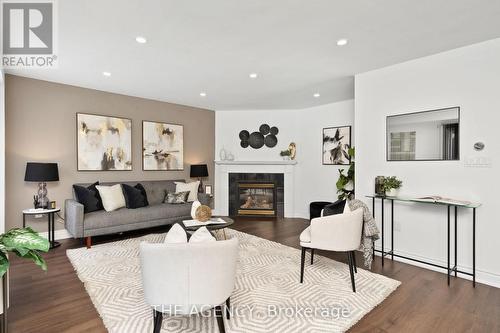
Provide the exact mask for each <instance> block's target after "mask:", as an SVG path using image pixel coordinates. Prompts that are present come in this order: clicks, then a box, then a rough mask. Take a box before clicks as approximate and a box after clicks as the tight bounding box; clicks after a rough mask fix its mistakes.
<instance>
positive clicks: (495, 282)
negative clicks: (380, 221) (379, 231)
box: [375, 246, 500, 288]
mask: <svg viewBox="0 0 500 333" xmlns="http://www.w3.org/2000/svg"><path fill="white" fill-rule="evenodd" d="M375 249H377V250H380V249H381V247H380V246H375ZM385 251H390V249H387V248H386V249H385ZM394 253H398V254H401V255H403V256H406V257H411V258H415V259H419V260H423V261H427V262H430V263H433V264H436V265H441V266H445V265H446V261H444V260H439V259H435V258H429V257H425V256H422V255H418V254H415V253H410V252H406V251H400V250H395V251H394ZM375 255H376V256H377V257H381V253H380V252H375ZM385 258H386V260H389V261H390V260H391V259H390V258H389V257H388V256H386V257H385ZM394 261H399V262H402V263H405V264H409V265H413V266H417V267H421V268H425V269H429V270H431V271H435V272H439V273H443V275H445V273H446V269H444V270H443V269H441V268H438V267H434V266H431V265H426V264H422V263H419V262H416V261H412V260H407V259H404V258H398V257H394ZM459 266H460V269H461V270H465V271H466V272H472V267H471V266H467V265H460V263H459ZM458 276H459V277H460V278H462V279H466V280H472V276H469V275H464V274H458ZM476 282H478V283H483V284H486V285H489V286H492V287H496V288H500V274H496V273H492V272H488V271H484V270H481V269H478V268H477V267H476Z"/></svg>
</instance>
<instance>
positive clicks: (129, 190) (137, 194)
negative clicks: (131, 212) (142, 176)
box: [122, 183, 149, 209]
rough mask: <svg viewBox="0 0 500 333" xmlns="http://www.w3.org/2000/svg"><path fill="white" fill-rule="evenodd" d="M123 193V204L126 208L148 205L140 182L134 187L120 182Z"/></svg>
mask: <svg viewBox="0 0 500 333" xmlns="http://www.w3.org/2000/svg"><path fill="white" fill-rule="evenodd" d="M122 190H123V195H124V196H125V206H126V207H127V208H132V209H135V208H141V207H146V206H148V205H149V203H148V196H147V194H146V190H145V189H144V187H143V186H142V185H141V183H139V184H137V185H135V186H134V187H132V186H130V185H127V184H122Z"/></svg>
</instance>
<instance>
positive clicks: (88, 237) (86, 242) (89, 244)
mask: <svg viewBox="0 0 500 333" xmlns="http://www.w3.org/2000/svg"><path fill="white" fill-rule="evenodd" d="M85 245H86V246H87V249H90V248H91V247H92V237H90V236H87V237H85Z"/></svg>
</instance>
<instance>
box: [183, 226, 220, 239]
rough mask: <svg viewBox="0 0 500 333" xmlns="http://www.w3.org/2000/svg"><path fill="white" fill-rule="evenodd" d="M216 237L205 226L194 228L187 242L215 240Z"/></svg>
mask: <svg viewBox="0 0 500 333" xmlns="http://www.w3.org/2000/svg"><path fill="white" fill-rule="evenodd" d="M215 241H216V239H215V237H214V236H212V234H211V233H210V231H208V229H207V227H201V228H199V229H198V230H196V231H195V232H194V233H193V234H192V235H191V238H189V243H203V242H215Z"/></svg>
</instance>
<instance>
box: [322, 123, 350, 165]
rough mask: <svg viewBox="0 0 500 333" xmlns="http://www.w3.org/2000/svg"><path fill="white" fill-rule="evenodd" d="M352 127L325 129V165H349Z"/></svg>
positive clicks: (323, 156)
mask: <svg viewBox="0 0 500 333" xmlns="http://www.w3.org/2000/svg"><path fill="white" fill-rule="evenodd" d="M349 148H351V126H341V127H327V128H323V147H322V149H323V150H322V152H323V154H322V159H323V164H324V165H349V164H350V163H351V158H350V156H349Z"/></svg>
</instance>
